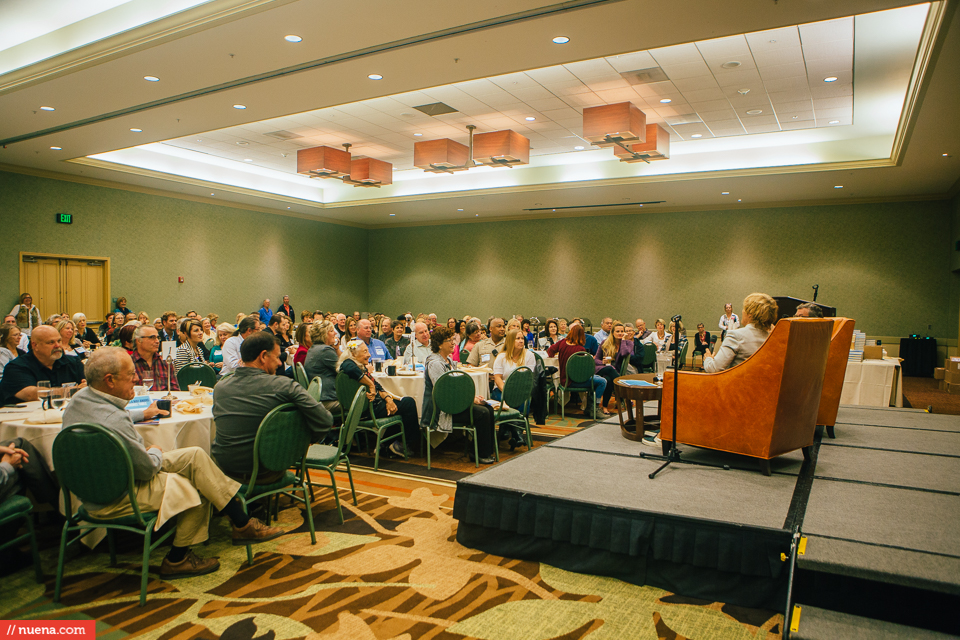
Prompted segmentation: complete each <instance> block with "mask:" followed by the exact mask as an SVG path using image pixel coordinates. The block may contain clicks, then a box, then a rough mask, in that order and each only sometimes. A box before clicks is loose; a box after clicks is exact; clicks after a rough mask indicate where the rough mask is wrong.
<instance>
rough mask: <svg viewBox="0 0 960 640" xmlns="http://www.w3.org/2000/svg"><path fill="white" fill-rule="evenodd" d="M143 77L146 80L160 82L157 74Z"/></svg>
mask: <svg viewBox="0 0 960 640" xmlns="http://www.w3.org/2000/svg"><path fill="white" fill-rule="evenodd" d="M143 79H144V80H146V81H147V82H160V78H158V77H157V76H143Z"/></svg>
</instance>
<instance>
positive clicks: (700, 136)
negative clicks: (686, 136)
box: [690, 133, 703, 138]
mask: <svg viewBox="0 0 960 640" xmlns="http://www.w3.org/2000/svg"><path fill="white" fill-rule="evenodd" d="M690 137H691V138H702V137H703V134H702V133H694V134H693V135H691V136H690Z"/></svg>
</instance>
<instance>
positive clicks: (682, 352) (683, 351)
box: [680, 340, 690, 367]
mask: <svg viewBox="0 0 960 640" xmlns="http://www.w3.org/2000/svg"><path fill="white" fill-rule="evenodd" d="M689 347H690V341H689V340H688V341H687V342H684V343H683V346H682V347H680V366H681V367H683V366H685V365H686V364H687V349H688V348H689Z"/></svg>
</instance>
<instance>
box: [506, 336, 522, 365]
mask: <svg viewBox="0 0 960 640" xmlns="http://www.w3.org/2000/svg"><path fill="white" fill-rule="evenodd" d="M518 335H523V332H522V331H520V329H510V331H507V337H506V339H505V340H504V342H503V353H504V356H505V357H506V359H507V360H509V361H510V362H513V363H514V364H518V365H521V366H522V365H523V363H524V361H525V360H526V357H527V345H526V340H524V345H523V346H522V347H520V349H517V336H518Z"/></svg>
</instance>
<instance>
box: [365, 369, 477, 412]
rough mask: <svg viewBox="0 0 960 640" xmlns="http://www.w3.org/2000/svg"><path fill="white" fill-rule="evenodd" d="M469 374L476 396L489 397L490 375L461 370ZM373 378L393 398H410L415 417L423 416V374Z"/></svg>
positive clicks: (380, 375) (384, 375) (474, 370)
mask: <svg viewBox="0 0 960 640" xmlns="http://www.w3.org/2000/svg"><path fill="white" fill-rule="evenodd" d="M461 371H464V372H465V373H469V374H470V377H471V378H473V384H474V386H475V387H476V388H477V395H478V396H481V397H483V398H489V397H490V375H489V372H488V371H487V370H486V369H470V370H467V369H461ZM374 377H375V378H376V380H377V382H379V383H380V386H381V387H383V388H384V389H385V390H387V391H388V392H390V393H392V394H393V395H395V396H399V397H401V398H402V397H404V396H410V397H411V398H413V399H414V400H416V401H417V415H423V390H424V389H425V388H426V385H425V384H424V382H423V372H422V371H419V372H417V375H415V376H388V375H386V374H382V373H375V374H374Z"/></svg>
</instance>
